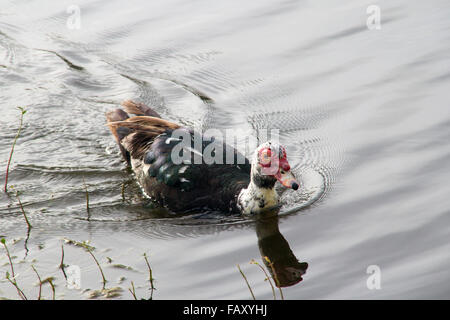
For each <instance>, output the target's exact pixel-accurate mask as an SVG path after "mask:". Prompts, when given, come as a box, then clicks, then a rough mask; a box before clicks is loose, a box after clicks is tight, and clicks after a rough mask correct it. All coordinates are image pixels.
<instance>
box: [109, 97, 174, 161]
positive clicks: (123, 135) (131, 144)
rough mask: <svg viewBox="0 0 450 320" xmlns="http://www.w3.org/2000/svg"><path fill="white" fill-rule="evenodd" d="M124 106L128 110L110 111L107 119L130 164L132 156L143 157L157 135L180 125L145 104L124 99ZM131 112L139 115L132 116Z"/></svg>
mask: <svg viewBox="0 0 450 320" xmlns="http://www.w3.org/2000/svg"><path fill="white" fill-rule="evenodd" d="M122 106H123V107H124V109H125V111H126V112H125V111H123V110H121V109H116V110H114V111H110V112H108V113H107V114H106V119H107V125H108V127H109V129H110V130H111V132H112V134H113V135H114V137H115V139H116V141H117V143H118V144H119V147H120V151H121V152H122V155H123V156H124V158H125V160H126V161H127V162H128V164H130V161H131V157H132V158H135V159H140V158H142V157H143V156H144V154H145V152H146V151H147V150H148V148H149V147H150V146H151V144H152V142H153V140H154V138H155V137H157V136H158V135H160V134H162V133H164V132H166V131H167V130H174V129H178V128H179V127H180V126H179V125H178V124H176V123H173V122H170V121H167V120H164V119H161V118H160V117H159V115H158V114H157V113H156V112H155V111H153V110H152V109H150V108H149V107H147V106H145V105H143V104H137V103H134V102H132V101H129V100H128V101H124V102H123V103H122ZM129 113H131V114H138V115H137V116H135V117H131V118H130V117H129V116H128V114H129ZM142 114H145V115H142ZM148 114H153V115H154V116H149V115H148ZM155 115H156V116H155Z"/></svg>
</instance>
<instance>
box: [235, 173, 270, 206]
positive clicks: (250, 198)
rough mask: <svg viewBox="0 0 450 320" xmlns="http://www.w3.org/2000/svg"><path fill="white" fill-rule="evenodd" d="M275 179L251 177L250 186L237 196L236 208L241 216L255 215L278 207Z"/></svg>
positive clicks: (258, 176) (259, 176)
mask: <svg viewBox="0 0 450 320" xmlns="http://www.w3.org/2000/svg"><path fill="white" fill-rule="evenodd" d="M275 182H276V180H275V178H273V177H270V176H261V175H256V174H255V175H254V174H252V175H251V180H250V184H249V185H248V187H247V188H246V189H242V191H241V192H240V193H239V196H238V206H239V209H240V210H241V212H242V213H243V214H255V213H259V212H262V211H265V210H268V209H270V208H273V207H276V206H277V205H278V202H279V199H278V194H277V192H276V191H275Z"/></svg>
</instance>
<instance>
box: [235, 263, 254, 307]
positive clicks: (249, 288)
mask: <svg viewBox="0 0 450 320" xmlns="http://www.w3.org/2000/svg"><path fill="white" fill-rule="evenodd" d="M236 266H237V268H238V269H239V272H240V273H241V275H242V278H244V280H245V283H246V284H247V287H248V290H250V294H251V295H252V298H253V300H256V298H255V295H254V294H253V290H252V288H251V287H250V284H249V283H248V280H247V277H246V276H245V274H244V273H243V272H242V270H241V267H240V266H239V265H238V264H237V265H236Z"/></svg>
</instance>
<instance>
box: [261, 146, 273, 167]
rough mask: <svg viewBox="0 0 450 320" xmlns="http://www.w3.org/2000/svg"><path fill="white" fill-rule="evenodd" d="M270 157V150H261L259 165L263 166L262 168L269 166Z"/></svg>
mask: <svg viewBox="0 0 450 320" xmlns="http://www.w3.org/2000/svg"><path fill="white" fill-rule="evenodd" d="M271 157H272V150H270V149H263V150H262V151H261V153H260V157H259V160H260V163H261V165H263V166H267V165H269V164H270V160H271V159H270V158H271Z"/></svg>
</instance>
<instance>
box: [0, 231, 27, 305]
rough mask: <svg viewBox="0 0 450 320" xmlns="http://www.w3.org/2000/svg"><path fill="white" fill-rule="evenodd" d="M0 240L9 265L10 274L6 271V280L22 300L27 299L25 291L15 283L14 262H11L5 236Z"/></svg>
mask: <svg viewBox="0 0 450 320" xmlns="http://www.w3.org/2000/svg"><path fill="white" fill-rule="evenodd" d="M0 242H1V243H2V244H3V247H4V248H5V250H6V256H7V257H8V260H9V265H10V267H11V274H10V273H9V272H8V271H6V280H8V281H9V283H11V284H12V285H13V286H14V287H15V288H16V290H17V293H18V295H19V297H20V298H21V299H22V300H28V299H27V297H26V295H25V293H24V292H23V291H22V289H20V287H19V285H18V283H17V279H16V274H15V272H14V264H13V262H12V257H11V254H10V253H9V249H8V246H7V245H6V240H5V238H2V239H1V240H0Z"/></svg>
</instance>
